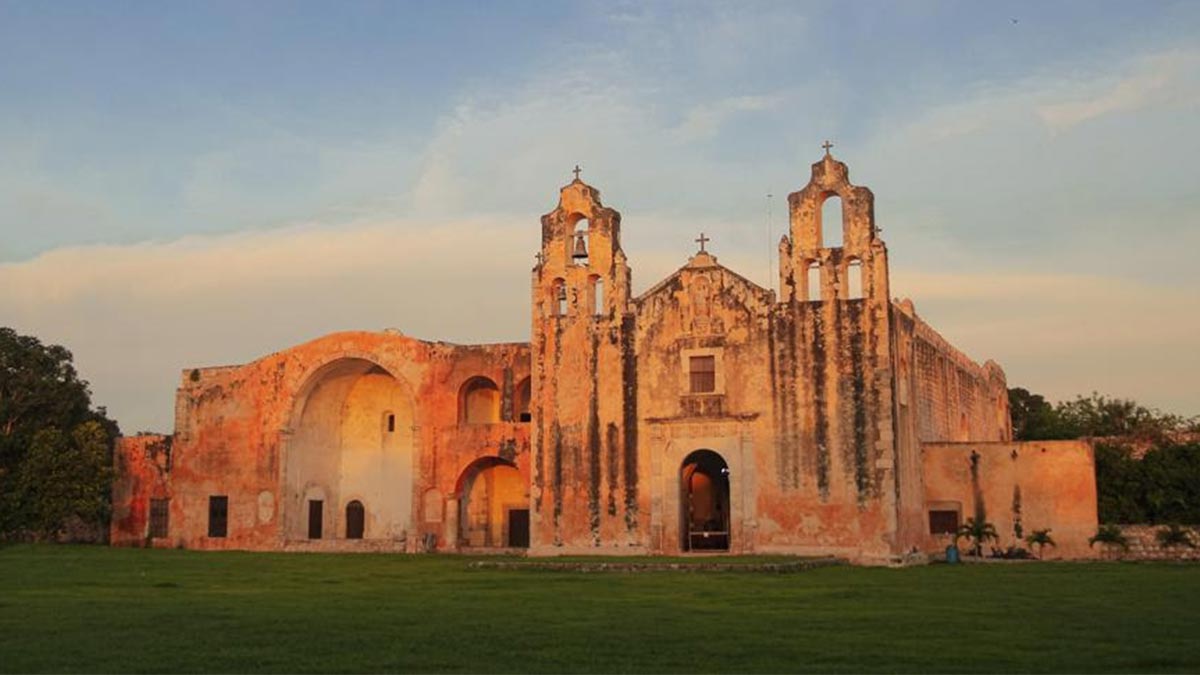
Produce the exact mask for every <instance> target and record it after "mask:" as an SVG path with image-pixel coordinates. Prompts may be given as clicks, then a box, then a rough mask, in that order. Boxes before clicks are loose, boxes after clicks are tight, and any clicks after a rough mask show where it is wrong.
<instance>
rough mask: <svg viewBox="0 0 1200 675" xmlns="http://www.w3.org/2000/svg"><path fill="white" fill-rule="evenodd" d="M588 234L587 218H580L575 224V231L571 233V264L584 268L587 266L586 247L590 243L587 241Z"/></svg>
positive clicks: (587, 249)
mask: <svg viewBox="0 0 1200 675" xmlns="http://www.w3.org/2000/svg"><path fill="white" fill-rule="evenodd" d="M589 233H590V225H589V224H588V219H587V218H580V219H579V221H578V222H576V223H575V231H574V232H572V233H571V262H573V263H575V264H576V265H579V266H580V267H586V266H587V264H588V251H589V250H590V249H589V248H588V247H589V246H590V245H591V242H590V241H588V234H589Z"/></svg>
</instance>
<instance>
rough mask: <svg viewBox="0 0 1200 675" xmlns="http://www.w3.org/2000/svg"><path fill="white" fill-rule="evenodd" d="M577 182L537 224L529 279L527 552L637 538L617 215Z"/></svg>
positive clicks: (628, 317) (627, 317)
mask: <svg viewBox="0 0 1200 675" xmlns="http://www.w3.org/2000/svg"><path fill="white" fill-rule="evenodd" d="M579 172H580V170H579V168H578V167H576V169H575V179H574V180H572V181H571V182H570V183H569V184H567V185H566V186H565V187H563V188H562V189H561V190H560V191H559V199H558V205H557V206H556V207H555V209H554V210H553V211H551V212H550V213H547V214H546V215H544V216H542V241H541V250H540V251H539V252H538V256H537V264H536V266H535V267H534V269H533V274H532V297H531V300H532V303H531V304H532V324H533V325H532V331H531V337H532V345H531V347H532V358H533V375H532V385H533V386H532V404H531V413H532V419H533V422H534V425H535V426H534V428H533V432H534V433H533V439H532V446H533V452H534V470H533V479H532V482H533V484H532V485H531V488H530V500H531V502H532V503H531V509H532V513H531V523H530V526H531V541H530V547H531V549H532V550H533V552H535V553H536V552H537V551H538V550H539V549H541V550H542V551H543V552H556V551H563V550H569V549H575V550H594V549H595V548H596V547H599V546H609V545H616V544H617V543H618V542H619V543H620V544H626V543H628V537H629V535H630V534H631V533H632V532H634V531H635V530H636V482H637V478H636V475H637V457H636V426H637V425H636V405H637V404H636V383H630V382H627V380H631V379H635V378H636V363H635V354H634V348H633V339H634V330H633V315H632V313H631V312H630V270H629V265H628V261H627V260H626V258H625V253H624V251H622V250H621V214H620V213H618V212H617V211H616V210H614V209H611V208H608V207H606V206H604V205H603V203H601V201H600V191H599V190H597V189H596V188H594V187H592V186H590V185H588V184H587V183H584V182H583V181H582V180H581V179H580V178H579Z"/></svg>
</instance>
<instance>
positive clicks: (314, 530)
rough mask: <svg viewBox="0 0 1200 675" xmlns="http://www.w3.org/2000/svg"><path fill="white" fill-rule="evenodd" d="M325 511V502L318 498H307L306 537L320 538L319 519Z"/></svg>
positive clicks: (320, 519)
mask: <svg viewBox="0 0 1200 675" xmlns="http://www.w3.org/2000/svg"><path fill="white" fill-rule="evenodd" d="M324 511H325V502H323V501H321V500H320V499H310V500H308V538H309V539H320V538H321V521H322V515H323V513H324Z"/></svg>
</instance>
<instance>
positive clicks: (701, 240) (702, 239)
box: [693, 232, 712, 253]
mask: <svg viewBox="0 0 1200 675" xmlns="http://www.w3.org/2000/svg"><path fill="white" fill-rule="evenodd" d="M693 241H695V242H696V243H698V244H700V252H701V253H704V252H705V251H704V245H705V244H707V243H708V242H710V241H712V239H709V238H708V237H706V236H704V233H703V232H701V233H700V236H699V237H698V238H696V239H694V240H693Z"/></svg>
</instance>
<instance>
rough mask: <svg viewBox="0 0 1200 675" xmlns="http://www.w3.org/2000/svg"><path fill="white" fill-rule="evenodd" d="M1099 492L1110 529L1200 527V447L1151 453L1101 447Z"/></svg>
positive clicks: (1187, 445)
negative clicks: (1124, 526) (1141, 525)
mask: <svg viewBox="0 0 1200 675" xmlns="http://www.w3.org/2000/svg"><path fill="white" fill-rule="evenodd" d="M1096 492H1097V502H1098V503H1097V508H1098V509H1099V516H1100V521H1101V522H1105V523H1189V524H1200V443H1184V444H1179V445H1167V446H1165V447H1157V448H1151V449H1150V450H1147V451H1146V454H1145V455H1143V456H1142V458H1141V459H1140V460H1139V459H1137V458H1135V457H1134V456H1133V452H1132V451H1131V450H1130V449H1129V448H1127V447H1124V446H1120V445H1110V444H1103V443H1102V444H1099V445H1097V446H1096Z"/></svg>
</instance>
